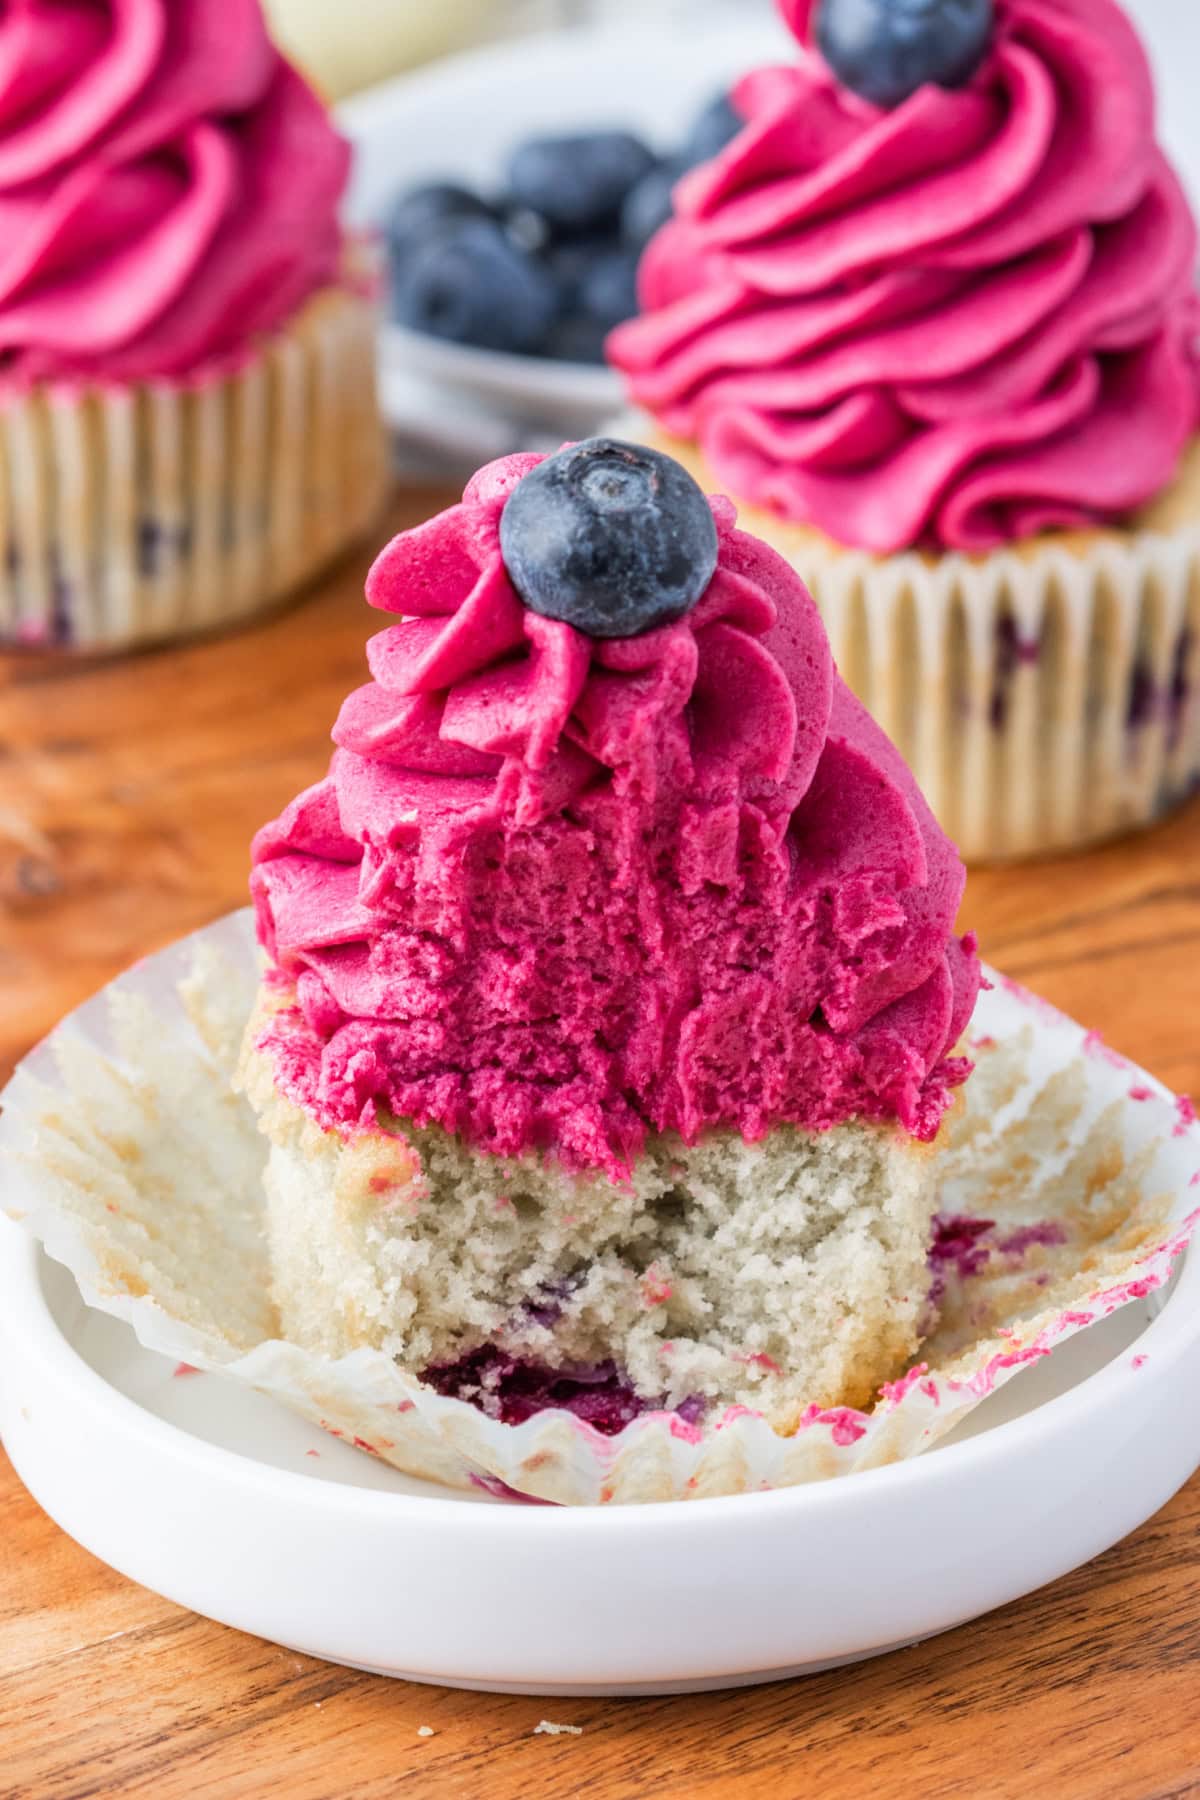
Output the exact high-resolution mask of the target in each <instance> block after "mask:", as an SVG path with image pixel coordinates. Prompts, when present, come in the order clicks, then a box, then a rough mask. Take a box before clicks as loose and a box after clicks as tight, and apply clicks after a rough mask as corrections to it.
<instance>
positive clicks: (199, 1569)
mask: <svg viewBox="0 0 1200 1800" xmlns="http://www.w3.org/2000/svg"><path fill="white" fill-rule="evenodd" d="M181 954H182V952H181V949H180V947H179V946H175V947H173V948H172V949H170V950H168V951H165V952H163V953H161V954H160V955H159V956H157V957H154V958H151V959H149V960H148V961H147V962H146V963H144V964H142V965H139V967H138V969H137V970H136V971H133V972H131V974H130V976H129V977H128V978H127V980H129V981H134V982H145V983H147V984H149V985H151V986H153V984H154V983H155V982H156V981H161V980H162V979H163V974H164V972H165V971H167V970H174V971H175V972H176V973H177V972H178V966H179V958H180V956H181ZM102 1005H103V1003H102V1001H99V1000H93V1001H91V1002H89V1003H88V1005H87V1006H86V1007H85V1008H83V1009H81V1010H82V1018H83V1021H84V1023H85V1025H86V1023H87V1021H88V1020H89V1018H90V1019H93V1020H94V1019H95V1017H96V1016H97V1014H98V1012H99V1011H101V1010H102ZM1004 1005H1005V1000H1004V997H1003V996H1002V995H1000V994H996V995H987V996H984V999H983V1002H982V1004H981V1012H980V1015H979V1023H980V1026H981V1028H987V1019H988V1018H990V1017H991V1012H990V1011H989V1010H988V1009H994V1010H995V1013H996V1018H997V1019H999V1018H1000V1017H1001V1015H1002V1014H1003V1010H1004ZM1030 1016H1031V1019H1032V1020H1033V1022H1034V1026H1035V1030H1042V1029H1044V1030H1046V1031H1047V1032H1055V1033H1058V1034H1063V1033H1066V1034H1074V1035H1075V1037H1076V1038H1078V1036H1079V1035H1081V1034H1079V1033H1078V1030H1077V1028H1075V1027H1072V1026H1070V1025H1069V1023H1067V1022H1065V1021H1061V1022H1056V1023H1054V1024H1045V1025H1042V1024H1040V1023H1039V1014H1038V1013H1037V1011H1036V1010H1033V1011H1032V1012H1031V1015H1030ZM37 1055H38V1053H35V1061H36V1058H37ZM1086 1066H1087V1067H1088V1068H1089V1070H1090V1071H1091V1073H1090V1075H1089V1079H1090V1080H1093V1081H1095V1082H1096V1083H1098V1084H1101V1087H1102V1091H1104V1092H1105V1093H1107V1092H1108V1090H1109V1088H1113V1090H1114V1092H1115V1091H1116V1088H1119V1087H1123V1086H1124V1085H1126V1084H1127V1083H1128V1081H1129V1080H1130V1079H1131V1078H1132V1077H1131V1076H1130V1074H1129V1071H1128V1070H1124V1071H1120V1072H1114V1071H1113V1070H1112V1069H1111V1068H1109V1067H1108V1066H1107V1065H1106V1064H1105V1063H1104V1061H1103V1060H1102V1059H1099V1058H1090V1059H1088V1062H1087V1065H1086ZM1131 1112H1134V1113H1136V1112H1137V1109H1131ZM1131 1129H1132V1127H1131ZM1195 1160H1196V1145H1195V1141H1194V1138H1193V1135H1192V1134H1191V1133H1190V1132H1189V1133H1187V1134H1185V1135H1182V1136H1180V1137H1178V1138H1173V1139H1168V1140H1167V1141H1166V1142H1165V1143H1164V1144H1163V1146H1162V1148H1161V1151H1160V1155H1159V1161H1158V1163H1157V1164H1156V1170H1157V1177H1156V1179H1157V1181H1158V1182H1160V1183H1162V1184H1165V1185H1168V1186H1169V1185H1172V1184H1177V1186H1178V1190H1179V1191H1180V1192H1181V1193H1182V1192H1183V1191H1184V1189H1185V1188H1186V1186H1187V1184H1188V1182H1189V1180H1190V1178H1191V1176H1192V1173H1193V1170H1194V1167H1195ZM1198 1383H1200V1251H1198V1250H1195V1249H1194V1250H1192V1251H1191V1252H1190V1253H1189V1254H1188V1255H1187V1256H1186V1257H1185V1258H1184V1260H1183V1262H1182V1264H1181V1266H1180V1269H1179V1272H1178V1274H1177V1276H1176V1279H1175V1282H1174V1285H1173V1287H1172V1288H1171V1289H1169V1290H1167V1297H1166V1299H1165V1301H1161V1300H1160V1301H1159V1303H1158V1306H1157V1308H1156V1309H1155V1316H1153V1317H1152V1316H1151V1312H1150V1310H1149V1309H1148V1308H1147V1307H1146V1305H1145V1304H1144V1303H1143V1304H1140V1305H1139V1304H1134V1305H1131V1306H1129V1307H1126V1308H1125V1309H1124V1310H1123V1311H1122V1312H1119V1313H1117V1314H1115V1315H1114V1316H1113V1317H1112V1318H1110V1319H1109V1320H1107V1321H1106V1322H1105V1323H1104V1324H1101V1325H1096V1326H1093V1327H1092V1328H1091V1329H1090V1330H1087V1331H1084V1332H1081V1333H1079V1334H1078V1335H1077V1336H1076V1337H1073V1338H1071V1339H1070V1340H1069V1341H1067V1342H1066V1343H1064V1344H1063V1345H1062V1346H1061V1347H1060V1348H1059V1349H1057V1350H1056V1351H1055V1352H1054V1353H1053V1355H1051V1356H1050V1357H1048V1358H1046V1359H1045V1361H1043V1362H1041V1363H1039V1364H1038V1365H1036V1366H1035V1367H1033V1368H1031V1369H1029V1370H1027V1371H1025V1372H1024V1373H1021V1374H1019V1375H1017V1376H1016V1377H1014V1379H1013V1380H1012V1381H1011V1382H1010V1383H1009V1384H1008V1385H1007V1386H1006V1387H1005V1388H1003V1389H1002V1390H1000V1391H999V1392H998V1393H996V1394H995V1395H993V1396H992V1398H990V1399H989V1400H987V1401H986V1402H985V1403H984V1404H983V1405H982V1406H980V1407H979V1408H978V1409H977V1410H976V1411H975V1412H974V1413H973V1414H972V1416H971V1418H970V1420H969V1421H968V1423H967V1424H966V1425H965V1426H964V1427H962V1428H960V1430H959V1431H958V1432H957V1433H956V1434H955V1435H954V1436H953V1437H952V1438H948V1439H946V1440H945V1441H944V1443H943V1445H942V1446H940V1447H938V1448H937V1449H935V1450H931V1451H930V1452H928V1453H927V1454H926V1455H925V1456H922V1457H919V1458H916V1459H915V1460H912V1461H909V1462H905V1463H901V1464H897V1465H894V1466H892V1467H888V1468H882V1469H876V1470H872V1471H870V1472H867V1473H862V1474H856V1475H850V1476H846V1477H843V1478H840V1479H838V1480H834V1481H829V1482H825V1483H819V1484H815V1485H810V1486H807V1487H799V1488H791V1489H786V1490H780V1491H776V1492H771V1493H759V1494H753V1495H745V1496H739V1497H735V1498H730V1499H714V1500H698V1501H692V1502H689V1503H687V1504H677V1505H658V1506H623V1507H595V1508H571V1509H557V1508H549V1507H541V1506H523V1505H516V1504H511V1503H505V1502H501V1501H494V1500H492V1499H490V1498H489V1497H487V1496H484V1495H482V1494H480V1493H478V1492H472V1493H459V1492H457V1491H455V1492H451V1491H448V1490H444V1489H441V1488H435V1487H430V1486H428V1485H425V1484H422V1483H420V1482H417V1481H413V1480H411V1479H409V1478H406V1477H404V1476H402V1475H399V1474H397V1473H395V1472H394V1471H392V1470H389V1469H388V1468H386V1467H384V1466H383V1465H381V1464H379V1463H377V1462H375V1461H373V1460H371V1459H370V1458H368V1457H366V1456H363V1455H360V1454H359V1453H357V1452H355V1451H353V1450H349V1449H347V1448H345V1447H344V1446H343V1445H341V1444H339V1443H337V1442H335V1441H334V1440H333V1439H331V1438H330V1437H328V1436H327V1435H325V1434H323V1433H322V1432H320V1431H318V1430H315V1429H313V1428H311V1427H309V1426H308V1425H306V1424H305V1423H304V1422H303V1421H302V1420H300V1419H299V1418H297V1417H295V1416H293V1415H292V1414H291V1413H288V1412H285V1411H283V1410H282V1409H281V1408H279V1407H278V1406H277V1405H275V1404H274V1403H272V1402H269V1401H267V1400H266V1399H264V1398H263V1397H262V1396H261V1395H258V1394H256V1393H253V1392H250V1391H246V1390H244V1389H242V1388H238V1387H235V1386H234V1385H233V1384H232V1383H228V1382H225V1381H222V1380H221V1379H220V1378H219V1377H215V1376H211V1375H194V1374H179V1373H176V1371H175V1368H174V1366H173V1365H172V1364H170V1363H168V1362H166V1361H165V1360H164V1359H163V1358H162V1357H160V1356H157V1355H155V1354H153V1353H151V1352H149V1351H147V1350H145V1349H143V1348H141V1346H140V1345H139V1344H138V1343H137V1341H136V1340H135V1338H134V1337H133V1334H132V1333H131V1332H130V1331H129V1329H128V1328H127V1327H126V1326H124V1325H123V1324H120V1323H118V1322H117V1321H115V1320H113V1319H111V1318H109V1317H107V1316H105V1315H102V1314H100V1313H97V1312H93V1311H90V1310H89V1309H88V1308H87V1307H86V1306H85V1305H84V1303H83V1301H82V1300H81V1298H80V1296H79V1293H78V1291H77V1289H76V1288H75V1285H74V1282H73V1280H72V1278H71V1277H70V1275H69V1274H68V1273H67V1272H66V1271H65V1270H64V1269H62V1268H60V1267H59V1266H57V1265H56V1264H53V1263H51V1262H49V1261H48V1260H47V1259H46V1258H45V1257H44V1256H43V1255H42V1253H41V1252H40V1251H38V1250H37V1249H36V1248H35V1247H34V1245H33V1243H32V1242H31V1241H30V1239H29V1238H28V1237H27V1235H26V1234H25V1233H24V1232H23V1231H21V1230H20V1229H19V1228H18V1227H16V1226H13V1225H11V1224H9V1223H8V1222H7V1221H4V1220H3V1219H0V1432H2V1434H3V1437H4V1442H5V1447H6V1449H7V1450H8V1453H9V1455H10V1456H11V1458H12V1460H13V1463H14V1465H15V1466H16V1468H17V1470H18V1473H19V1474H20V1475H21V1477H22V1478H23V1480H24V1481H25V1482H26V1483H27V1485H28V1486H29V1488H30V1490H31V1491H32V1493H33V1494H34V1495H35V1497H36V1498H37V1499H38V1500H39V1501H40V1502H41V1503H42V1505H43V1506H44V1507H45V1508H46V1510H47V1511H48V1512H49V1513H50V1514H51V1515H52V1517H54V1518H55V1519H56V1520H57V1521H58V1522H59V1523H60V1524H61V1525H62V1526H63V1528H64V1529H65V1530H66V1531H68V1532H69V1533H70V1534H71V1535H72V1536H73V1537H75V1538H76V1539H78V1541H79V1542H80V1543H82V1544H84V1545H85V1546H86V1547H87V1548H88V1549H89V1550H91V1551H92V1552H93V1553H94V1554H95V1555H97V1556H99V1557H101V1558H102V1559H103V1560H104V1561H106V1562H108V1563H110V1564H112V1565H113V1566H114V1567H115V1568H117V1569H120V1570H122V1571H123V1572H124V1573H126V1574H127V1575H130V1576H131V1577H133V1578H134V1579H135V1580H138V1581H141V1582H143V1583H144V1584H145V1585H146V1586H148V1587H150V1588H153V1589H155V1590H156V1591H158V1592H160V1593H163V1594H165V1595H167V1596H168V1597H169V1598H171V1599H173V1600H176V1601H178V1602H179V1603H181V1604H182V1605H185V1606H189V1607H191V1608H193V1609H194V1610H195V1611H197V1612H200V1613H204V1614H207V1615H208V1616H210V1617H212V1618H215V1619H218V1620H221V1621H223V1622H224V1623H227V1624H230V1625H234V1626H237V1627H239V1628H240V1629H242V1630H245V1631H250V1632H254V1633H256V1634H258V1635H259V1636H262V1637H266V1638H270V1639H273V1640H275V1641H277V1642H279V1643H282V1644H285V1645H288V1646H289V1647H291V1648H293V1649H297V1650H301V1651H306V1652H308V1653H311V1654H313V1655H316V1656H321V1657H325V1658H329V1659H332V1660H335V1661H339V1662H346V1663H351V1664H354V1665H357V1666H360V1667H365V1668H370V1669H373V1670H378V1671H380V1672H383V1673H386V1674H391V1675H403V1676H406V1677H409V1678H411V1679H415V1680H419V1681H431V1682H439V1683H446V1684H451V1685H459V1686H479V1687H488V1688H498V1689H511V1690H515V1691H523V1692H536V1693H546V1694H551V1693H553V1694H601V1693H640V1692H658V1691H675V1690H681V1689H686V1688H696V1687H718V1686H727V1685H732V1684H737V1683H743V1682H751V1681H764V1680H768V1679H772V1678H774V1677H776V1676H779V1675H782V1674H791V1673H798V1672H801V1671H803V1670H809V1669H815V1668H821V1667H825V1666H828V1665H830V1664H834V1663H838V1662H844V1661H850V1660H854V1659H856V1658H859V1657H864V1656H869V1655H872V1654H875V1653H877V1652H878V1651H881V1650H884V1649H888V1648H890V1647H892V1646H894V1645H897V1644H901V1643H906V1642H909V1641H911V1640H913V1639H915V1638H920V1637H925V1636H928V1635H930V1634H931V1633H933V1632H936V1631H941V1630H945V1629H946V1628H947V1627H949V1626H952V1625H956V1624H959V1623H961V1622H963V1621H964V1620H967V1619H970V1618H974V1617H975V1616H977V1615H978V1614H980V1613H982V1612H986V1611H987V1610H989V1609H990V1608H992V1607H995V1606H999V1605H1001V1604H1003V1603H1004V1602H1005V1601H1008V1600H1011V1599H1013V1598H1015V1597H1016V1596H1018V1595H1020V1594H1023V1593H1026V1592H1028V1591H1030V1590H1031V1589H1033V1588H1036V1587H1039V1586H1041V1585H1042V1584H1043V1583H1045V1582H1047V1581H1051V1580H1054V1579H1055V1578H1056V1577H1057V1576H1059V1575H1061V1574H1064V1573H1065V1572H1066V1571H1067V1570H1069V1569H1071V1568H1074V1567H1076V1566H1077V1565H1078V1564H1080V1563H1082V1562H1085V1561H1086V1560H1087V1559H1088V1558H1089V1557H1092V1556H1094V1555H1096V1554H1097V1553H1098V1552H1099V1551H1101V1550H1103V1549H1105V1548H1106V1547H1107V1546H1108V1545H1110V1544H1112V1543H1114V1542H1115V1541H1116V1540H1117V1539H1119V1538H1121V1537H1122V1536H1124V1535H1125V1534H1126V1533H1127V1532H1129V1531H1131V1530H1132V1529H1133V1528H1134V1527H1135V1526H1136V1525H1138V1524H1140V1523H1141V1522H1142V1520H1144V1519H1146V1518H1148V1517H1149V1516H1150V1514H1151V1513H1153V1512H1154V1511H1156V1510H1157V1508H1158V1507H1159V1506H1161V1505H1162V1504H1163V1502H1164V1501H1165V1500H1166V1499H1167V1498H1168V1497H1169V1496H1170V1495H1171V1494H1172V1493H1173V1492H1174V1491H1175V1490H1176V1489H1177V1488H1178V1487H1179V1486H1180V1485H1181V1484H1182V1483H1183V1482H1184V1481H1185V1480H1186V1479H1187V1478H1188V1476H1189V1475H1190V1474H1191V1473H1192V1471H1193V1470H1194V1469H1195V1468H1196V1466H1197V1463H1198V1462H1200V1409H1197V1407H1196V1404H1195V1393H1196V1390H1197V1384H1198Z"/></svg>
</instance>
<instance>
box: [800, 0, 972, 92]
mask: <svg viewBox="0 0 1200 1800" xmlns="http://www.w3.org/2000/svg"><path fill="white" fill-rule="evenodd" d="M994 19H995V0H821V4H820V8H819V11H818V13H817V32H816V35H817V44H818V46H819V48H820V51H821V54H822V56H823V57H824V58H825V61H826V62H827V63H828V64H829V66H830V68H831V69H832V70H833V72H834V74H835V75H836V76H837V78H838V80H839V81H841V82H842V83H844V85H845V86H846V87H848V88H852V89H853V90H854V92H855V93H856V94H861V95H862V96H863V98H864V99H865V100H872V101H874V103H875V105H876V106H899V104H900V102H901V101H902V100H907V99H908V96H909V95H910V94H915V93H916V91H917V89H918V88H919V87H923V86H924V85H925V83H926V82H928V81H933V82H936V83H937V85H938V86H939V87H946V88H953V87H961V86H962V85H963V83H964V82H966V81H969V80H970V78H971V76H972V75H973V74H974V73H975V71H976V69H977V68H978V67H979V65H980V63H981V62H982V61H983V57H984V53H985V51H986V50H987V47H988V43H989V42H990V40H991V35H992V26H993V23H994Z"/></svg>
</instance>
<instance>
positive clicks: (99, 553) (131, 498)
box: [0, 287, 387, 652]
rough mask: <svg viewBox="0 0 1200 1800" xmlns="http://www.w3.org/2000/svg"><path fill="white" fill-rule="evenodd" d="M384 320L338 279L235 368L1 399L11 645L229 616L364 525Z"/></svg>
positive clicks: (374, 463)
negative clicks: (184, 378)
mask: <svg viewBox="0 0 1200 1800" xmlns="http://www.w3.org/2000/svg"><path fill="white" fill-rule="evenodd" d="M375 323H376V321H375V309H374V306H373V305H372V304H371V303H370V301H368V300H367V299H366V298H364V297H362V296H361V295H359V294H358V293H356V292H354V291H352V290H351V289H349V288H340V287H339V288H331V289H328V290H326V291H324V292H322V293H320V294H318V295H316V296H315V297H314V298H313V299H312V300H311V301H309V303H308V304H307V306H305V308H304V309H303V310H302V311H301V312H300V313H299V314H298V315H297V317H296V318H295V320H294V321H293V322H292V323H291V325H289V326H288V327H287V328H286V329H285V330H284V331H282V332H280V333H279V334H278V335H277V336H275V337H273V338H271V339H270V340H268V341H267V342H266V343H264V344H263V345H262V347H261V348H260V349H258V350H257V351H256V352H255V353H254V354H253V355H252V356H251V357H250V358H249V359H248V360H247V361H245V362H244V363H242V364H241V365H240V366H239V367H238V368H237V369H236V370H234V371H232V372H227V373H215V374H213V375H211V376H208V377H204V378H201V379H198V380H196V381H191V382H153V383H148V384H145V385H140V386H124V387H117V386H96V387H86V388H84V387H80V386H77V385H75V386H67V385H55V384H47V385H45V386H39V387H36V388H34V389H33V390H32V391H31V392H30V393H28V394H26V395H17V394H9V395H8V396H7V397H6V398H4V399H3V400H0V645H4V644H23V645H27V646H30V647H53V648H60V649H70V650H76V651H93V652H95V651H108V650H120V649H128V648H131V647H133V646H135V645H140V644H148V643H153V642H155V641H159V640H162V639H165V638H173V637H181V636H187V635H191V634H193V633H196V632H203V631H212V630H216V629H219V628H221V627H223V626H228V625H232V624H235V623H237V622H239V621H242V620H245V619H247V618H250V617H252V616H253V615H254V614H255V613H258V612H260V611H263V610H265V609H266V608H268V607H270V606H272V605H273V604H275V603H276V602H278V601H279V600H281V599H282V598H283V597H284V596H285V595H286V594H288V593H290V592H291V591H292V590H293V589H295V588H296V587H298V586H299V585H300V584H301V583H302V582H304V581H306V580H308V579H310V578H311V577H312V576H313V575H315V574H316V573H317V572H318V571H319V570H320V569H321V568H322V567H324V566H325V565H326V564H327V563H329V562H330V561H331V560H332V559H333V558H334V557H336V556H337V555H338V554H339V552H341V551H342V550H344V549H345V548H346V547H347V546H348V545H350V544H351V543H353V542H355V541H356V540H357V539H358V538H360V537H361V536H362V535H363V534H364V533H365V531H366V530H367V529H368V528H369V527H370V525H371V523H372V522H373V520H374V519H375V517H376V516H377V513H378V510H379V506H380V503H381V501H382V499H383V496H384V493H385V491H386V481H387V447H386V440H385V437H384V432H383V427H382V424H381V422H380V419H379V414H378V410H377V404H376V397H375Z"/></svg>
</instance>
